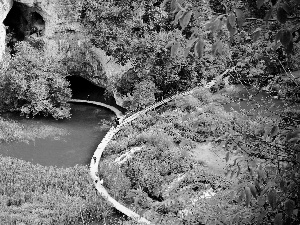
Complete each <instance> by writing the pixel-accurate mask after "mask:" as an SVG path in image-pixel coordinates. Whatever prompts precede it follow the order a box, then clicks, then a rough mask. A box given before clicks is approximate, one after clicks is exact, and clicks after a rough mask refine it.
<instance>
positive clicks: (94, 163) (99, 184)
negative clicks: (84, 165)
mask: <svg viewBox="0 0 300 225" xmlns="http://www.w3.org/2000/svg"><path fill="white" fill-rule="evenodd" d="M191 93H192V91H186V92H183V93H179V94H176V95H174V96H171V97H169V98H166V99H164V100H162V101H159V102H156V103H154V104H152V105H150V106H148V107H147V108H145V109H143V110H141V111H139V112H137V113H135V114H133V115H131V116H129V117H127V118H125V119H121V120H120V124H119V125H118V126H117V127H112V128H110V130H109V131H108V132H107V134H106V135H105V137H104V138H103V139H102V141H101V143H100V144H99V145H98V147H97V149H96V151H95V152H94V155H93V157H92V159H91V163H90V176H91V177H92V179H93V181H94V185H95V187H96V189H97V190H98V192H99V194H100V195H101V196H102V197H103V198H104V199H106V200H107V201H108V202H110V203H111V204H112V205H113V206H114V207H115V208H116V209H117V210H119V211H120V212H122V213H124V214H125V215H127V216H129V217H131V218H132V219H134V220H135V221H137V222H139V223H145V224H153V223H151V222H150V221H148V220H147V219H145V218H143V217H141V216H140V215H139V214H137V213H135V212H133V211H132V210H130V209H129V208H127V207H125V206H124V205H122V204H121V203H119V202H117V201H116V200H115V199H114V198H113V197H111V196H110V195H109V193H108V192H107V191H106V189H105V188H104V187H103V180H101V179H100V177H99V173H98V168H99V163H100V158H101V155H102V153H103V151H104V150H105V147H106V146H107V144H108V143H109V141H110V140H111V139H112V138H113V136H114V135H115V134H116V133H118V131H119V130H120V129H121V128H122V127H123V126H124V125H125V124H128V123H130V122H131V121H133V120H135V119H137V118H138V117H140V116H142V115H144V114H146V113H147V112H148V111H151V110H153V109H155V108H157V107H159V106H161V105H163V104H165V103H167V102H169V101H171V100H173V99H175V98H177V97H180V96H185V95H188V94H191ZM70 102H81V103H91V104H95V105H100V106H104V107H107V106H108V105H105V104H103V103H99V102H93V101H86V100H78V99H73V100H71V101H70ZM107 108H109V109H111V110H112V111H113V112H115V113H116V115H117V116H118V117H120V118H122V116H121V112H120V111H119V110H117V109H115V108H114V107H111V106H109V107H107Z"/></svg>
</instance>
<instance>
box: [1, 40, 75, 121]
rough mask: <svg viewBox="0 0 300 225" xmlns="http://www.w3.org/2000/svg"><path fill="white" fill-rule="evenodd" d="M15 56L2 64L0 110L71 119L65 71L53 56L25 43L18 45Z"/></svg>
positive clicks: (68, 89)
mask: <svg viewBox="0 0 300 225" xmlns="http://www.w3.org/2000/svg"><path fill="white" fill-rule="evenodd" d="M15 50H16V53H15V55H13V56H11V57H7V58H6V61H5V62H3V63H2V64H3V67H2V69H1V70H2V71H1V74H0V98H1V101H0V109H1V110H20V111H21V113H22V114H25V115H27V116H29V115H32V116H35V115H39V114H43V115H46V116H47V115H51V116H53V117H54V118H56V119H62V118H65V117H70V106H69V104H68V103H67V101H68V100H69V99H70V98H71V89H70V88H69V83H68V81H66V79H65V76H66V75H67V71H66V69H65V68H64V67H63V66H62V65H61V64H60V63H59V62H57V61H56V60H55V59H54V58H53V57H50V56H46V55H44V53H43V52H42V51H40V50H37V49H35V48H33V47H31V46H30V45H29V44H28V43H26V42H19V43H18V44H16V45H15Z"/></svg>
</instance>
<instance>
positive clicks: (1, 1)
mask: <svg viewBox="0 0 300 225" xmlns="http://www.w3.org/2000/svg"><path fill="white" fill-rule="evenodd" d="M12 4H13V1H12V0H0V61H2V57H3V53H4V51H5V45H6V44H5V37H6V28H5V26H4V24H3V21H4V19H5V18H6V16H7V14H8V12H9V11H10V9H11V8H12Z"/></svg>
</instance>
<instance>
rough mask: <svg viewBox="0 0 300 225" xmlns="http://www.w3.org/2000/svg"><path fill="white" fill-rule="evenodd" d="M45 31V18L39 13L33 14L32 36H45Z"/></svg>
mask: <svg viewBox="0 0 300 225" xmlns="http://www.w3.org/2000/svg"><path fill="white" fill-rule="evenodd" d="M44 31H45V21H44V19H43V17H42V16H41V15H40V14H39V13H37V12H32V13H31V29H30V35H32V34H36V36H37V37H39V36H42V35H44Z"/></svg>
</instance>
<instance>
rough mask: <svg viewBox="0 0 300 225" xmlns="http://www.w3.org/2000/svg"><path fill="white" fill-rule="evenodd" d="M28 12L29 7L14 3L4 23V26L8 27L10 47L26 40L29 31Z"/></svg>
mask: <svg viewBox="0 0 300 225" xmlns="http://www.w3.org/2000/svg"><path fill="white" fill-rule="evenodd" d="M28 11H29V7H28V6H26V5H24V4H22V3H19V2H14V3H13V6H12V8H11V10H10V11H9V13H8V14H7V16H6V18H5V20H4V21H3V24H4V25H5V26H7V27H8V28H7V37H8V45H11V44H14V43H15V42H16V41H23V40H24V39H25V36H26V34H27V31H28V30H29V21H28V20H27V19H26V14H27V12H28Z"/></svg>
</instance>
